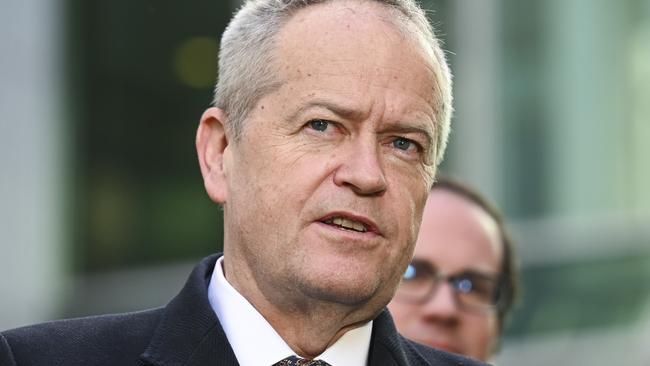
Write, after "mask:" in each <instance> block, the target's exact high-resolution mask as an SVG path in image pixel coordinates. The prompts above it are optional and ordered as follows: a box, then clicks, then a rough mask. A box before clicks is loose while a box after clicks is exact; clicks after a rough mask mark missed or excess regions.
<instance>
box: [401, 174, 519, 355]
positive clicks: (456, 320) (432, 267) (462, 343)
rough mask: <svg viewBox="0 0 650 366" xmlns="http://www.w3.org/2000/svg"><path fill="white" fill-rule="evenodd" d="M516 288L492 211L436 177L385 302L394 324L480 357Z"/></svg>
mask: <svg viewBox="0 0 650 366" xmlns="http://www.w3.org/2000/svg"><path fill="white" fill-rule="evenodd" d="M515 290H516V272H515V266H514V261H513V248H512V242H511V241H510V239H509V236H508V234H507V233H506V231H505V228H504V225H503V220H502V218H501V215H500V214H499V212H498V211H497V210H496V209H495V208H494V207H493V206H492V205H490V204H489V203H488V202H487V201H486V200H485V199H484V198H482V197H481V196H480V195H479V194H478V193H476V192H474V191H472V190H471V189H469V188H467V187H465V186H464V185H461V184H459V183H458V182H455V181H453V180H450V179H447V178H439V179H438V181H437V182H436V184H434V186H433V189H432V190H431V193H430V194H429V198H428V200H427V204H426V206H425V210H424V213H423V217H422V226H421V227H420V234H419V237H418V241H417V244H416V248H415V253H414V258H413V260H412V261H411V263H410V264H409V266H408V267H407V269H406V272H405V273H404V277H403V279H402V283H401V285H400V287H399V288H398V290H397V293H396V295H395V298H394V299H393V301H392V302H391V303H390V305H389V309H390V311H391V314H392V315H393V318H394V320H395V323H396V325H397V329H398V330H399V331H400V333H402V334H403V335H404V336H406V337H407V338H411V339H413V340H415V341H418V342H420V343H424V344H427V345H429V346H432V347H434V348H438V349H444V350H447V351H451V352H454V353H460V354H464V355H467V356H471V357H474V358H477V359H480V360H484V361H487V360H488V359H490V358H491V357H492V356H493V355H494V353H495V351H496V349H497V345H498V340H499V336H500V334H501V331H502V329H503V323H504V318H505V316H506V314H507V313H508V311H509V310H510V309H511V307H512V303H513V300H514V298H515Z"/></svg>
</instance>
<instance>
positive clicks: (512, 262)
mask: <svg viewBox="0 0 650 366" xmlns="http://www.w3.org/2000/svg"><path fill="white" fill-rule="evenodd" d="M441 189H442V190H446V191H449V192H452V193H456V194H458V195H459V196H461V197H463V198H465V199H467V200H468V201H470V202H472V203H474V204H476V205H477V206H479V207H480V208H482V209H483V210H484V211H485V212H487V214H488V215H490V216H491V217H492V218H493V219H494V221H495V222H496V224H497V227H498V228H499V234H500V237H501V244H502V247H503V258H502V260H501V269H500V271H499V283H500V286H499V287H500V294H499V302H498V304H497V316H498V320H499V331H501V330H502V329H503V325H504V323H505V320H506V317H507V315H508V314H509V312H510V311H511V310H512V307H513V305H514V302H515V300H516V299H517V295H518V293H519V268H518V263H517V261H516V258H515V248H514V242H513V240H512V237H511V236H510V234H509V233H508V231H507V230H506V227H505V223H504V219H503V215H502V214H501V212H500V211H499V210H498V209H497V208H496V206H495V205H493V204H492V203H491V202H489V201H488V200H487V199H486V198H485V197H483V196H482V195H481V194H480V193H478V192H477V191H476V190H474V189H472V188H470V187H468V186H467V185H465V184H463V183H460V182H459V181H457V180H455V179H453V178H451V177H448V176H444V175H438V176H437V177H436V181H435V182H434V183H433V186H431V191H435V190H441Z"/></svg>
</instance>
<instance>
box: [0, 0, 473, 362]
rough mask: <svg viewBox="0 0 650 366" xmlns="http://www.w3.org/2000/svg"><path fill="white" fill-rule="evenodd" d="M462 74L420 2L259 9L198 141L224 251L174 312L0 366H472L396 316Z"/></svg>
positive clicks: (43, 346) (3, 354)
mask: <svg viewBox="0 0 650 366" xmlns="http://www.w3.org/2000/svg"><path fill="white" fill-rule="evenodd" d="M450 79H451V76H450V74H449V71H448V68H447V64H446V61H445V58H444V55H443V52H442V50H441V49H440V47H439V45H438V42H437V40H436V38H435V37H434V35H433V32H432V31H431V28H430V25H429V23H428V22H427V20H426V17H425V16H424V13H423V11H422V10H421V9H420V8H419V7H418V6H417V5H416V4H415V3H414V2H413V1H411V0H384V1H379V0H377V1H367V0H331V1H307V0H254V1H249V2H248V3H246V4H245V5H244V7H243V8H242V9H241V10H240V11H239V12H238V13H237V14H236V15H235V17H234V18H233V20H232V21H231V23H230V24H229V26H228V28H227V29H226V31H225V32H224V35H223V38H222V41H221V51H220V60H219V81H218V84H217V87H216V92H215V103H214V105H215V107H212V108H209V109H208V110H206V111H205V112H204V114H203V116H202V117H201V121H200V125H199V129H198V132H197V138H196V147H197V152H198V157H199V163H200V167H201V172H202V174H203V179H204V185H205V188H206V191H207V193H208V195H209V196H210V198H211V199H212V200H213V201H214V202H216V203H218V204H221V205H223V209H224V253H223V255H215V256H212V257H209V258H207V259H205V260H204V261H203V262H202V263H201V264H199V265H198V267H197V268H196V269H195V270H194V272H193V273H192V275H191V276H190V279H189V280H188V282H187V284H186V285H185V287H184V288H183V290H182V291H181V293H180V294H179V295H178V296H177V297H176V298H174V299H173V300H172V301H171V302H170V303H169V304H168V305H167V306H166V307H164V308H161V309H155V310H150V311H145V312H140V313H133V314H122V315H111V316H102V317H92V318H85V319H76V320H67V321H59V322H52V323H47V324H41V325H37V326H32V327H27V328H22V329H18V330H13V331H8V332H5V333H3V336H2V337H1V338H0V364H2V365H3V366H4V365H137V364H141V365H142V364H144V365H211V364H212V365H237V364H239V365H242V366H248V365H251V366H253V365H307V364H312V365H333V366H343V365H345V366H362V365H473V364H475V363H474V361H471V360H469V359H466V358H462V357H461V356H454V355H451V354H448V353H444V352H441V351H437V350H433V349H430V348H428V347H425V346H421V345H418V344H415V343H413V342H411V341H408V340H406V339H404V338H402V337H401V336H400V335H398V333H397V332H396V330H395V328H394V325H393V323H392V320H391V317H390V315H389V313H388V312H387V310H385V306H386V304H387V303H388V302H389V300H390V299H391V297H392V296H393V294H394V292H395V289H396V287H397V285H398V283H399V281H400V279H401V277H402V274H403V273H404V270H405V269H406V266H407V265H408V263H409V261H410V259H411V256H412V253H413V247H414V245H415V240H416V236H417V232H418V227H419V221H420V218H421V215H422V210H423V207H424V204H425V201H426V198H427V195H428V192H429V188H430V186H431V184H432V182H433V179H434V176H435V171H436V166H437V164H438V163H439V162H440V161H441V159H442V155H443V151H444V149H445V144H446V138H447V134H448V130H449V119H450V113H451V85H450V84H451V81H450Z"/></svg>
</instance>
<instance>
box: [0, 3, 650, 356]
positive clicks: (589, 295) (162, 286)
mask: <svg viewBox="0 0 650 366" xmlns="http://www.w3.org/2000/svg"><path fill="white" fill-rule="evenodd" d="M423 5H424V6H425V7H426V8H428V9H431V10H432V12H431V18H432V19H433V23H434V25H435V27H436V28H437V30H438V32H439V34H440V36H441V38H442V39H444V41H445V44H446V46H445V48H446V49H447V50H448V51H449V59H450V62H451V64H452V69H453V71H454V74H455V98H456V101H455V108H456V114H455V118H454V122H453V123H454V124H453V132H452V136H451V142H450V147H449V150H448V153H447V159H446V161H445V163H444V165H443V171H445V172H447V173H450V174H452V175H454V176H456V177H458V178H461V179H462V180H465V181H467V182H469V183H470V184H472V185H474V186H476V187H478V188H479V189H480V190H481V191H483V192H484V193H486V194H487V196H489V197H490V198H491V199H492V200H493V201H495V202H496V203H498V205H499V206H500V207H501V208H502V209H503V210H504V212H505V213H506V215H507V217H508V222H509V226H510V229H511V230H512V231H513V233H514V236H515V238H516V239H517V242H518V251H519V255H520V262H521V267H522V273H523V275H522V282H523V285H524V294H523V296H522V298H521V301H520V302H519V305H518V307H517V309H516V311H515V313H514V316H513V317H512V318H511V321H510V323H509V325H508V328H507V330H506V334H505V341H504V343H503V349H502V351H501V353H500V355H499V358H498V359H497V363H498V364H499V365H506V366H507V365H521V364H525V365H547V364H578V365H583V364H589V365H611V364H614V363H618V364H625V365H650V350H649V348H648V347H647V344H648V343H650V296H649V295H650V284H649V283H650V169H649V166H650V163H649V161H650V0H620V1H610V0H546V1H535V0H435V1H423ZM238 6H239V2H238V1H235V0H231V1H230V2H228V1H223V0H222V1H217V0H209V1H208V0H192V1H188V2H183V3H182V4H181V3H179V2H177V1H163V0H140V1H131V0H113V1H98V0H93V1H88V0H8V1H5V2H4V3H3V6H2V11H0V47H1V49H0V116H1V117H0V271H1V272H0V273H1V276H0V329H5V328H10V327H15V326H20V325H25V324H28V323H33V322H39V321H44V320H48V319H54V318H60V317H70V316H81V315H87V314H95V313H103V312H119V311H129V310H135V309H141V308H144V307H153V306H160V305H163V304H165V303H166V302H167V301H168V300H169V299H170V298H171V296H173V295H174V294H175V293H176V292H177V291H178V289H179V288H180V287H181V286H182V284H183V283H184V281H185V279H186V277H187V275H188V273H189V271H190V269H191V267H192V266H193V265H194V263H195V262H196V261H197V260H198V259H199V258H201V257H203V256H205V255H207V254H209V253H212V252H215V251H218V250H220V248H221V245H222V243H221V236H222V227H221V212H220V209H219V208H218V207H217V206H216V205H214V204H212V203H211V201H210V200H209V199H208V197H207V195H206V194H205V193H204V190H203V186H202V180H201V177H200V173H199V168H198V164H197V162H196V156H195V151H194V134H195V129H196V127H197V125H198V120H199V117H200V115H201V113H202V111H203V109H205V108H206V107H207V106H208V105H209V103H210V101H211V97H212V95H211V88H212V84H213V82H214V79H215V77H216V72H217V61H216V60H217V57H218V47H219V45H218V39H219V35H220V34H221V32H222V30H223V28H224V27H225V25H226V22H227V21H228V19H229V18H230V16H231V14H232V12H233V11H234V10H235V9H236V8H237V7H238Z"/></svg>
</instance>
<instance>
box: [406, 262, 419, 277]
mask: <svg viewBox="0 0 650 366" xmlns="http://www.w3.org/2000/svg"><path fill="white" fill-rule="evenodd" d="M415 276H417V270H416V269H415V266H414V265H412V264H409V266H408V267H406V272H404V280H405V281H408V280H412V279H414V278H415Z"/></svg>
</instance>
